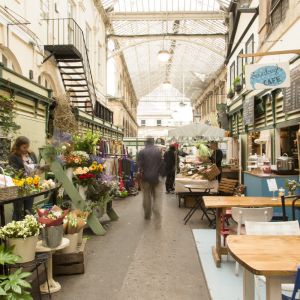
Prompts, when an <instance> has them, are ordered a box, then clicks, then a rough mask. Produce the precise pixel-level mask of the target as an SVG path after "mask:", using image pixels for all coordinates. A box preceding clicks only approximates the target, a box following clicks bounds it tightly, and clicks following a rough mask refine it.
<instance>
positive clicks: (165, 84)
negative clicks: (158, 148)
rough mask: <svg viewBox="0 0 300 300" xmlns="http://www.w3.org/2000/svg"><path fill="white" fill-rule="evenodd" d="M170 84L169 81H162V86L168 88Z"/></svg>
mask: <svg viewBox="0 0 300 300" xmlns="http://www.w3.org/2000/svg"><path fill="white" fill-rule="evenodd" d="M171 86H172V84H171V82H170V81H168V80H166V81H164V82H163V87H164V88H170V87H171Z"/></svg>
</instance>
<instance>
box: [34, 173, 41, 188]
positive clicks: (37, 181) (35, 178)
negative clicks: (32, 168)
mask: <svg viewBox="0 0 300 300" xmlns="http://www.w3.org/2000/svg"><path fill="white" fill-rule="evenodd" d="M33 184H34V185H35V186H37V185H39V184H40V177H39V176H37V175H36V176H34V178H33Z"/></svg>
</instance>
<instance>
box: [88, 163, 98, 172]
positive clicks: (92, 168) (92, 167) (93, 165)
mask: <svg viewBox="0 0 300 300" xmlns="http://www.w3.org/2000/svg"><path fill="white" fill-rule="evenodd" d="M89 169H90V171H96V170H97V165H95V164H92V165H91V166H90V168H89Z"/></svg>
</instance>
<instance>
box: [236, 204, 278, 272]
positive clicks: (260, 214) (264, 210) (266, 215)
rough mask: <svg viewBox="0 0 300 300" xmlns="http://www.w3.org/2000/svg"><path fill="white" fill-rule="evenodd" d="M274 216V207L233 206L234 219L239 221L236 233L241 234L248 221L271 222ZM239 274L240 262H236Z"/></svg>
mask: <svg viewBox="0 0 300 300" xmlns="http://www.w3.org/2000/svg"><path fill="white" fill-rule="evenodd" d="M272 217H273V208H272V207H260V208H242V207H233V208H232V219H233V220H234V221H235V222H236V223H237V230H236V234H237V235H241V234H243V233H242V226H243V225H245V222H246V221H256V222H260V221H265V222H269V221H271V220H272ZM238 274H239V263H238V262H236V264H235V275H237V276H238Z"/></svg>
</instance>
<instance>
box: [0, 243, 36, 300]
mask: <svg viewBox="0 0 300 300" xmlns="http://www.w3.org/2000/svg"><path fill="white" fill-rule="evenodd" d="M18 260H19V257H18V256H16V255H14V254H12V252H11V249H10V248H5V246H4V245H1V246H0V264H1V265H13V264H15V263H17V262H18ZM30 275H31V273H29V272H23V271H22V268H19V269H18V270H17V271H16V272H14V273H11V274H9V275H1V276H0V296H1V297H0V299H7V300H32V299H33V298H32V297H31V295H30V293H29V292H28V289H30V288H31V285H30V284H29V283H28V282H27V281H26V280H25V279H26V278H27V277H29V276H30Z"/></svg>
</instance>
